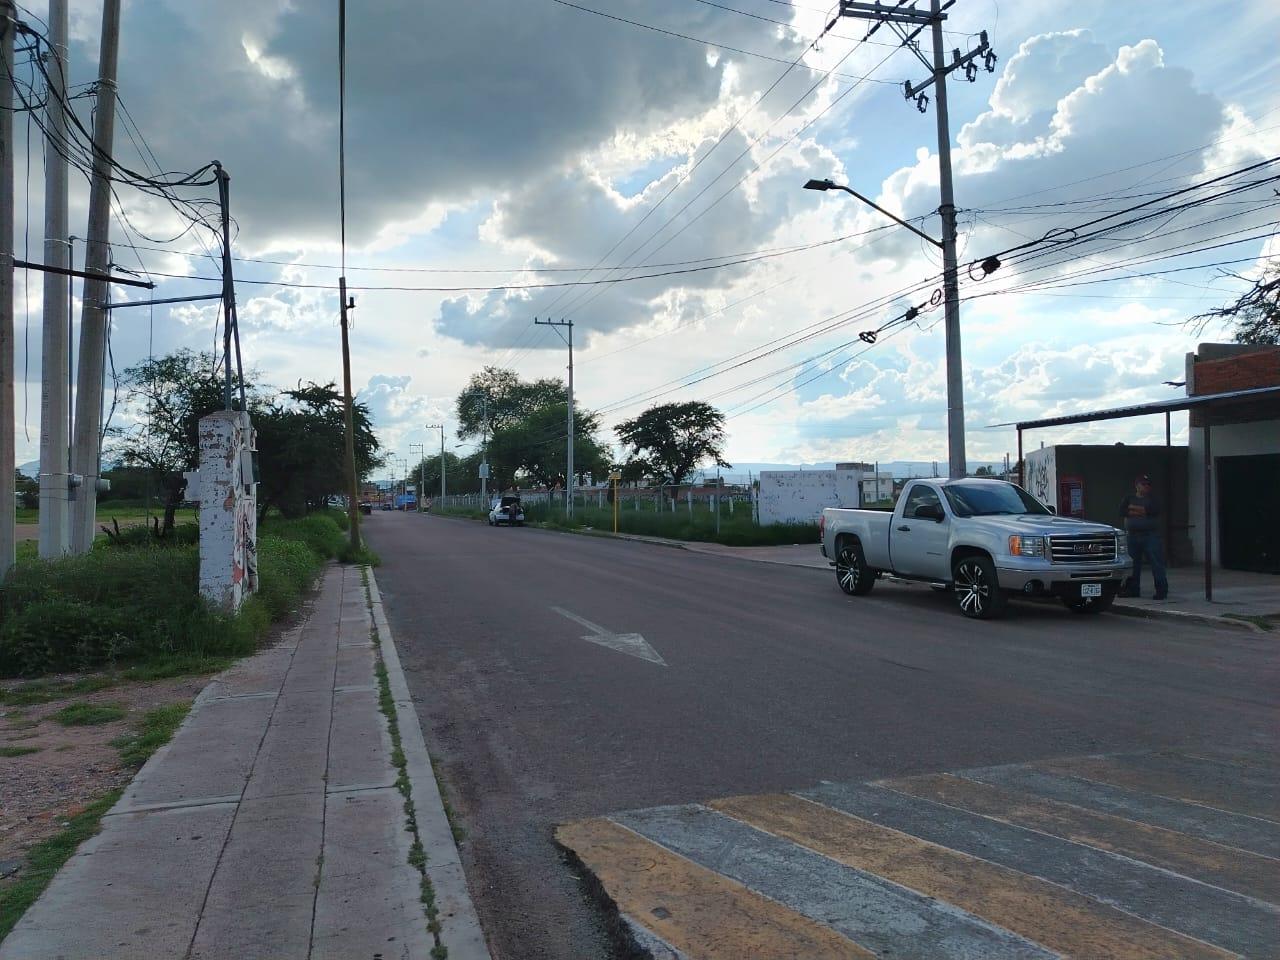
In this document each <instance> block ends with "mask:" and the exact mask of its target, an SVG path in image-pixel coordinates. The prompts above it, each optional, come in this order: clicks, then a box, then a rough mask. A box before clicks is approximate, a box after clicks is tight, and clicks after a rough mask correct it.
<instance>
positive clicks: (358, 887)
mask: <svg viewBox="0 0 1280 960" xmlns="http://www.w3.org/2000/svg"><path fill="white" fill-rule="evenodd" d="M373 589H374V590H376V585H375V586H374V587H373ZM379 619H382V618H379ZM382 623H383V624H385V619H382ZM373 628H374V616H373V611H372V608H371V605H370V603H369V599H368V597H367V595H366V590H365V586H364V584H363V582H362V580H361V573H360V570H359V569H358V568H355V567H345V568H344V567H337V566H333V567H330V568H329V569H328V570H327V571H326V573H325V576H324V580H323V583H322V586H321V589H320V592H319V594H318V596H317V597H316V598H315V599H314V601H313V602H312V603H311V604H310V607H309V609H308V611H307V613H306V616H305V619H304V621H303V622H302V623H301V624H300V625H299V626H298V627H296V628H295V629H294V630H293V631H291V632H290V633H289V634H288V635H287V636H286V637H285V638H284V641H283V642H282V643H280V644H279V645H277V646H275V647H272V648H270V649H268V650H264V651H263V652H261V653H259V654H257V655H256V656H253V657H251V658H249V659H247V660H243V661H241V662H240V663H239V664H237V665H236V666H234V667H232V668H231V669H230V670H228V671H226V672H225V673H223V674H221V675H220V676H218V677H217V678H216V679H215V680H214V681H213V682H212V683H210V685H209V686H208V687H207V688H206V689H205V690H204V692H203V693H201V695H200V697H199V698H198V699H197V701H196V703H195V706H194V707H193V709H192V711H191V714H190V715H189V716H188V718H187V720H186V722H185V723H184V724H183V725H182V727H181V729H180V730H179V731H178V733H177V735H176V736H175V737H174V739H173V740H172V741H171V742H170V743H169V744H168V745H167V746H165V747H163V748H161V749H160V750H159V751H157V752H156V754H155V755H154V756H153V757H152V758H151V760H150V761H148V763H147V764H146V766H145V767H143V769H142V770H141V771H140V772H139V774H138V776H137V777H136V778H135V779H134V781H133V782H132V783H131V784H130V785H129V787H128V789H127V790H126V791H125V793H124V796H123V797H121V799H120V801H119V802H118V803H117V804H116V806H115V807H114V808H113V809H112V810H111V811H110V812H109V813H108V814H107V815H106V816H105V817H104V818H103V825H102V831H101V833H99V834H98V835H97V836H96V837H94V838H92V839H91V840H89V841H87V842H86V843H84V844H83V845H82V846H81V848H80V849H79V850H78V851H77V852H76V854H75V856H73V857H72V858H71V860H69V861H68V862H67V864H66V865H65V866H64V867H63V868H62V870H61V871H60V872H59V873H58V875H57V876H56V877H55V879H54V881H53V883H52V884H51V885H50V886H49V888H48V889H47V890H46V891H45V893H44V895H43V896H42V897H41V898H40V899H39V901H37V903H36V904H34V905H33V906H32V908H31V909H30V910H29V911H27V913H26V915H25V916H24V917H23V918H22V920H21V921H20V922H19V923H18V925H17V927H16V928H15V929H14V931H13V933H12V934H10V936H9V937H8V938H7V939H6V940H5V941H4V943H3V944H0V960H36V958H40V960H44V958H51V957H58V958H64V960H100V958H106V957H147V958H167V957H174V958H179V957H181V958H201V960H213V958H223V957H225V958H244V957H271V958H273V960H286V958H299V960H303V958H317V960H318V958H327V957H332V958H335V960H336V958H352V957H364V958H372V957H378V958H383V960H392V958H422V957H427V956H429V955H430V954H431V951H432V949H433V948H434V947H436V946H437V940H436V937H435V935H433V933H432V932H431V931H430V930H429V929H428V917H427V910H426V907H425V906H424V903H423V900H422V895H421V893H422V889H423V880H424V874H423V871H422V870H421V869H419V867H417V866H416V865H414V864H413V863H411V860H413V859H416V858H412V857H411V851H412V849H413V844H414V838H415V834H414V832H413V829H414V825H413V824H411V822H410V821H409V819H408V816H407V812H406V797H405V795H404V794H403V793H402V792H401V790H400V789H399V788H398V786H397V782H396V781H397V773H398V771H397V768H396V767H395V765H393V763H392V738H391V733H390V730H389V727H388V721H387V718H385V717H384V716H383V714H382V713H381V711H380V709H379V687H378V679H377V675H376V672H375V671H376V666H377V664H378V662H379V659H380V652H381V659H382V661H383V662H384V664H385V665H386V667H387V669H388V674H389V679H391V680H393V683H392V686H393V688H394V687H395V686H401V687H402V686H403V674H401V672H400V667H399V662H398V658H395V656H394V647H391V646H390V644H391V638H390V636H389V635H385V636H379V635H378V634H375V633H374V630H373ZM380 632H381V631H379V633H380ZM388 649H389V650H390V653H391V658H392V659H394V663H390V662H387V660H388V657H387V651H388ZM393 696H394V693H393ZM398 707H399V705H398V704H397V709H396V711H395V714H396V716H397V717H402V716H404V715H405V714H407V715H408V717H410V718H412V721H411V722H412V723H413V724H414V727H413V729H412V730H405V729H404V721H403V720H401V731H400V732H401V736H402V738H403V741H404V750H405V754H406V758H407V759H408V761H409V762H408V769H407V774H408V776H409V777H410V780H411V790H412V796H413V798H414V800H415V802H416V801H418V799H419V797H426V796H434V797H435V803H436V805H437V807H438V806H439V795H438V793H436V792H435V790H436V785H435V782H434V779H432V780H431V783H430V784H429V785H424V784H420V783H418V782H414V781H415V780H421V779H422V778H423V777H424V776H425V777H427V778H430V777H431V772H430V761H429V758H427V757H426V751H425V747H424V746H423V743H422V737H421V731H420V730H419V729H418V728H417V721H416V717H414V715H413V713H412V711H411V710H408V711H401V710H400V709H398ZM424 771H425V772H424ZM443 819H444V814H443V811H442V810H439V809H437V810H423V811H418V813H417V820H418V822H419V823H420V824H421V823H422V822H424V821H425V822H427V823H437V822H442V821H443ZM419 834H420V835H421V836H422V842H423V844H424V847H425V848H426V849H425V852H426V855H427V860H428V862H429V863H430V862H431V861H432V860H438V861H441V862H452V863H456V862H457V851H456V849H455V848H454V847H453V841H452V837H451V836H449V835H448V834H447V831H446V833H445V836H444V837H442V836H441V835H440V834H441V831H440V830H439V829H435V830H430V831H427V830H422V829H419ZM446 844H447V849H446V848H445V845H446ZM458 879H459V881H461V878H460V875H459V878H458ZM441 892H443V893H444V894H445V897H444V899H445V900H446V901H447V902H448V904H449V909H448V913H447V915H444V910H443V908H442V916H441V917H440V920H441V922H442V925H443V927H444V930H443V931H442V934H441V941H442V942H443V943H444V945H445V946H447V947H453V946H454V944H452V943H450V942H449V937H450V934H451V933H453V932H454V931H455V930H457V931H459V934H458V940H459V941H466V943H460V944H459V947H458V948H455V949H450V951H449V956H450V957H453V958H462V957H471V956H477V957H487V954H486V953H485V952H484V947H483V939H482V937H480V935H479V927H478V925H477V924H475V922H474V911H473V910H472V909H471V905H470V900H469V898H468V897H467V896H466V889H465V884H463V885H462V886H461V893H460V894H459V892H458V890H457V889H456V888H455V889H451V890H448V891H438V892H437V893H438V894H439V893H441ZM437 900H440V897H439V895H438V896H437ZM476 941H478V946H477V944H476Z"/></svg>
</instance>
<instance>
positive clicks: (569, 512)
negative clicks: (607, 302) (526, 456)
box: [533, 317, 575, 517]
mask: <svg viewBox="0 0 1280 960" xmlns="http://www.w3.org/2000/svg"><path fill="white" fill-rule="evenodd" d="M533 322H534V323H535V324H537V325H538V326H542V327H554V328H556V333H557V334H559V336H560V339H561V340H563V341H564V342H565V344H566V346H568V348H569V416H568V423H567V427H568V431H569V447H568V450H567V451H566V453H565V477H564V512H565V516H568V517H572V516H573V488H574V486H575V483H574V480H575V477H574V474H573V321H572V320H539V319H538V318H537V317H534V319H533ZM561 327H565V328H567V329H568V331H569V335H568V336H565V335H564V334H563V333H560V328H561Z"/></svg>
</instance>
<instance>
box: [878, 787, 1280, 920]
mask: <svg viewBox="0 0 1280 960" xmlns="http://www.w3.org/2000/svg"><path fill="white" fill-rule="evenodd" d="M883 785H884V786H886V787H889V788H890V789H892V790H897V791H898V792H900V793H908V794H911V795H912V796H914V797H921V798H923V799H925V800H936V801H938V802H939V803H945V804H948V805H950V806H953V807H959V808H960V809H962V810H968V811H970V812H971V813H977V814H981V815H982V816H984V817H991V818H992V819H994V820H999V821H1001V822H1003V823H1011V824H1013V825H1015V826H1019V827H1028V828H1030V829H1032V830H1039V831H1041V832H1042V833H1048V834H1052V835H1053V836H1055V837H1063V838H1065V839H1067V840H1074V841H1075V842H1077V843H1085V844H1088V845H1089V846H1091V847H1097V848H1098V849H1099V850H1109V851H1111V852H1113V853H1122V854H1124V855H1125V856H1127V857H1132V858H1133V859H1135V860H1141V861H1143V862H1144V863H1149V864H1152V865H1154V866H1158V867H1163V868H1165V869H1166V870H1172V871H1174V872H1175V873H1181V874H1183V875H1184V876H1188V877H1193V878H1195V879H1197V880H1203V881H1205V882H1206V883H1212V884H1215V885H1217V886H1220V887H1225V888H1227V889H1228V890H1234V891H1235V892H1237V893H1243V894H1246V895H1248V896H1251V897H1257V898H1259V899H1261V900H1268V901H1271V902H1273V903H1280V863H1277V862H1276V861H1275V860H1273V859H1271V858H1270V857H1263V856H1259V855H1257V854H1254V853H1248V852H1246V851H1244V850H1237V849H1235V848H1234V847H1224V846H1222V845H1221V844H1218V843H1214V842H1213V841H1211V840H1202V839H1200V838H1199V837H1193V836H1189V835H1188V834H1185V833H1179V832H1178V831H1176V830H1169V829H1166V828H1164V827H1153V826H1151V825H1149V824H1145V823H1139V822H1137V821H1136V820H1128V819H1126V818H1124V817H1117V816H1115V815H1114V814H1110V813H1099V812H1097V811H1095V810H1086V809H1085V808H1083V807H1077V806H1075V805H1073V804H1069V803H1062V802H1060V801H1057V800H1044V799H1041V798H1040V797H1036V796H1033V795H1031V794H1029V793H1023V792H1021V791H1017V790H1008V789H1005V788H1003V787H995V786H992V785H991V784H988V783H975V782H974V781H972V780H965V779H962V778H960V777H953V776H952V775H951V774H948V773H940V774H931V775H928V776H922V777H904V778H902V779H900V780H886V781H884V784H883Z"/></svg>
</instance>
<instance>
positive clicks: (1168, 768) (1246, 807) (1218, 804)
mask: <svg viewBox="0 0 1280 960" xmlns="http://www.w3.org/2000/svg"><path fill="white" fill-rule="evenodd" d="M1032 766H1033V767H1035V768H1037V769H1040V770H1047V771H1049V772H1050V773H1062V774H1066V775H1067V776H1074V777H1084V778H1086V779H1088V780H1098V781H1101V782H1102V783H1111V784H1115V785H1116V786H1119V787H1127V788H1129V789H1132V790H1144V791H1147V792H1149V793H1155V794H1158V795H1160V796H1162V797H1172V798H1173V799H1175V800H1190V801H1193V802H1195V803H1203V804H1205V805H1206V806H1209V807H1213V808H1215V809H1218V810H1227V811H1229V812H1232V813H1243V814H1247V815H1248V816H1251V817H1262V818H1263V819H1266V820H1271V821H1280V796H1278V795H1277V792H1276V791H1275V790H1274V789H1270V788H1267V787H1265V786H1262V785H1258V784H1256V783H1251V782H1244V781H1242V780H1241V779H1240V778H1239V777H1237V776H1234V775H1233V773H1232V771H1230V770H1225V769H1222V768H1221V767H1218V766H1216V765H1211V764H1203V765H1201V766H1200V767H1199V768H1198V769H1196V768H1189V767H1188V766H1186V765H1182V766H1181V767H1180V768H1179V767H1178V766H1174V765H1173V764H1170V763H1168V762H1164V763H1161V762H1156V761H1153V760H1152V759H1150V758H1143V757H1134V756H1128V757H1077V758H1073V759H1070V760H1051V761H1046V762H1043V763H1035V764H1032Z"/></svg>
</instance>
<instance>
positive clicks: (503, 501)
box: [489, 494, 524, 527]
mask: <svg viewBox="0 0 1280 960" xmlns="http://www.w3.org/2000/svg"><path fill="white" fill-rule="evenodd" d="M504 523H505V524H506V525H507V526H509V527H512V526H514V527H523V526H524V506H523V505H522V504H521V503H520V498H519V497H516V496H512V495H510V494H507V495H506V496H502V497H494V498H493V504H492V505H491V506H490V507H489V526H491V527H497V526H501V525H502V524H504Z"/></svg>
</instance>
